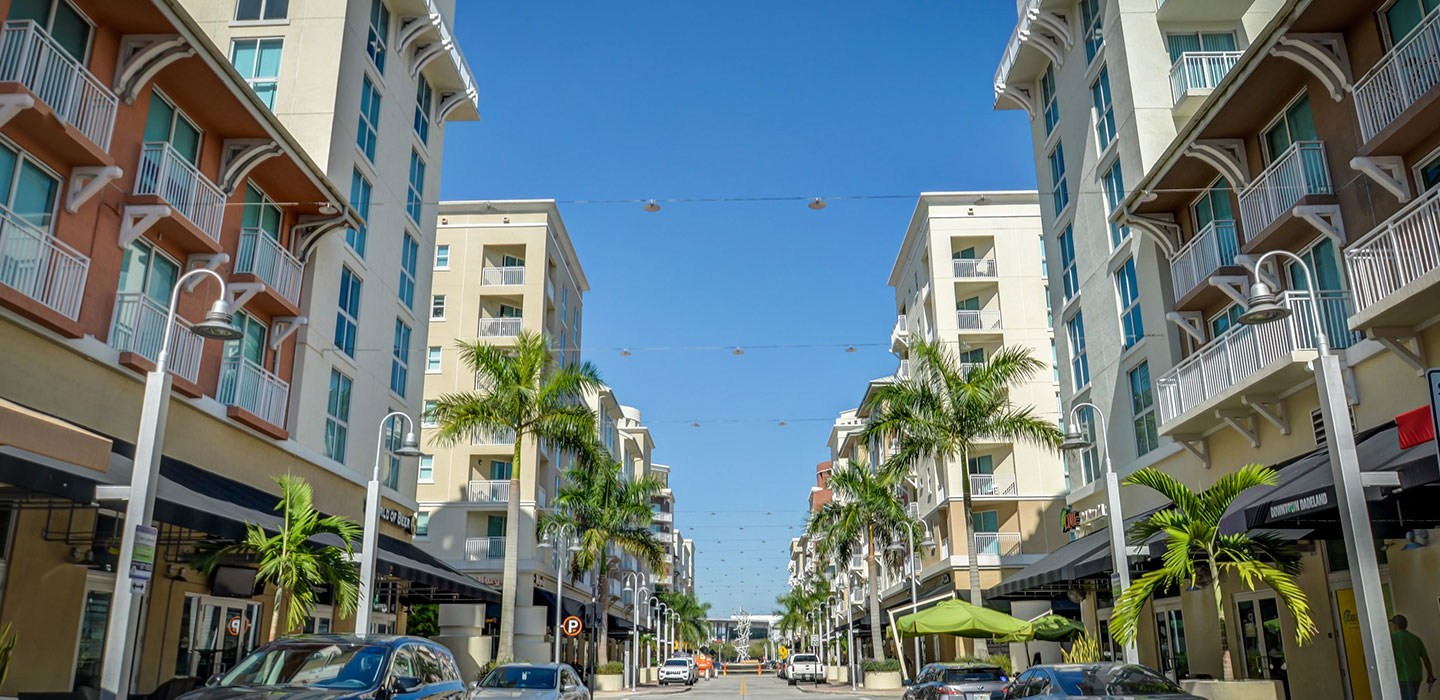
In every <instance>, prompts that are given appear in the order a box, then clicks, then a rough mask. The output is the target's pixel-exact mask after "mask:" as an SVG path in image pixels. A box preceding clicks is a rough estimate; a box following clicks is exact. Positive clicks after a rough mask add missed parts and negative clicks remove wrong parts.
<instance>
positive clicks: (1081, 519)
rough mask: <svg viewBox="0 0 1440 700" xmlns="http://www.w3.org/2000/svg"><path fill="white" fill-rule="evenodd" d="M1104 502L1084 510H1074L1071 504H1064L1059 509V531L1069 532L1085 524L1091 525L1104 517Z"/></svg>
mask: <svg viewBox="0 0 1440 700" xmlns="http://www.w3.org/2000/svg"><path fill="white" fill-rule="evenodd" d="M1105 513H1106V511H1105V504H1104V503H1101V504H1099V505H1094V506H1091V507H1089V508H1086V509H1084V510H1076V509H1075V508H1072V507H1071V506H1065V508H1064V509H1062V510H1061V511H1060V531H1061V532H1071V531H1073V530H1078V529H1080V528H1081V527H1084V526H1086V525H1091V524H1093V523H1095V522H1098V521H1099V520H1100V519H1101V518H1104V517H1105Z"/></svg>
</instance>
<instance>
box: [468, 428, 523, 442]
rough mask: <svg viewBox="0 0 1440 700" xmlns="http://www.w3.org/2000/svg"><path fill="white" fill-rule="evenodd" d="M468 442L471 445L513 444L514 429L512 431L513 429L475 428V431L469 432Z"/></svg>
mask: <svg viewBox="0 0 1440 700" xmlns="http://www.w3.org/2000/svg"><path fill="white" fill-rule="evenodd" d="M470 444H471V445H513V444H515V431H513V430H497V431H486V430H477V431H475V432H473V433H471V434H470Z"/></svg>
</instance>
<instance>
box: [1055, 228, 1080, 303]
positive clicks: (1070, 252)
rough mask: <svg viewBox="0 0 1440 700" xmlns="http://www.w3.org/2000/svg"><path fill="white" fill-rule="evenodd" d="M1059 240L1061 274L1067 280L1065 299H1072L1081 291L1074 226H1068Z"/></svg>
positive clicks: (1061, 233)
mask: <svg viewBox="0 0 1440 700" xmlns="http://www.w3.org/2000/svg"><path fill="white" fill-rule="evenodd" d="M1057 241H1058V242H1059V244H1060V276H1061V278H1062V279H1063V280H1064V282H1065V288H1064V292H1065V301H1070V300H1071V299H1074V298H1075V295H1076V294H1077V293H1078V292H1079V291H1080V274H1079V273H1078V272H1077V271H1076V270H1075V230H1074V227H1073V226H1066V227H1065V230H1064V231H1061V232H1060V235H1059V237H1058V238H1057Z"/></svg>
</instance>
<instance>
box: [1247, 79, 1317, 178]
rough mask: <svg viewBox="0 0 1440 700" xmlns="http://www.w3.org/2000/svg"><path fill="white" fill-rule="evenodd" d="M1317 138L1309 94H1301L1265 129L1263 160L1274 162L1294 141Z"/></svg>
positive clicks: (1262, 140)
mask: <svg viewBox="0 0 1440 700" xmlns="http://www.w3.org/2000/svg"><path fill="white" fill-rule="evenodd" d="M1317 138H1318V137H1317V136H1316V134H1315V115H1314V114H1313V113H1311V111H1310V96H1309V95H1301V96H1300V97H1299V99H1297V100H1295V101H1294V102H1293V103H1291V104H1290V106H1289V107H1287V108H1285V111H1284V113H1282V114H1281V115H1280V116H1279V117H1276V118H1275V123H1274V124H1272V125H1271V126H1270V128H1268V129H1266V130H1265V134H1264V137H1263V138H1262V139H1261V142H1262V143H1264V144H1265V162H1266V163H1273V162H1275V160H1277V159H1278V158H1279V157H1280V156H1282V155H1285V151H1286V150H1288V149H1289V148H1290V146H1291V144H1293V143H1295V142H1296V141H1315V140H1316V139H1317Z"/></svg>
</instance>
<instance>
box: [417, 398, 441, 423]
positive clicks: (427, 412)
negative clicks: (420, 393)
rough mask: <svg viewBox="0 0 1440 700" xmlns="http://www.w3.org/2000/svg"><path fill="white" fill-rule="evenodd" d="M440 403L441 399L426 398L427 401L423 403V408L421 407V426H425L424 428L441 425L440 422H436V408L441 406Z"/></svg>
mask: <svg viewBox="0 0 1440 700" xmlns="http://www.w3.org/2000/svg"><path fill="white" fill-rule="evenodd" d="M439 404H440V402H439V401H436V400H435V399H426V400H425V403H424V404H422V406H423V408H421V409H420V426H421V427H423V428H433V427H435V426H437V425H439V423H436V422H435V409H436V408H437V407H438V406H439Z"/></svg>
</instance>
